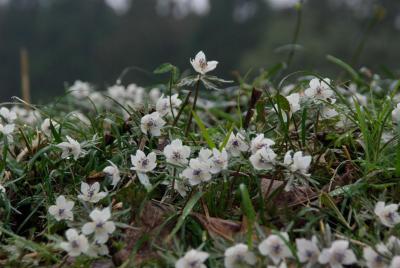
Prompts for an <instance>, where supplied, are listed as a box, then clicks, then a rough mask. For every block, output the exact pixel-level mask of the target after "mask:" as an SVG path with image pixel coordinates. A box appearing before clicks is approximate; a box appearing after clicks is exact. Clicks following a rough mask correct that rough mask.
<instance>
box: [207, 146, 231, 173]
mask: <svg viewBox="0 0 400 268" xmlns="http://www.w3.org/2000/svg"><path fill="white" fill-rule="evenodd" d="M212 154H213V155H212V157H211V159H210V161H211V169H210V172H211V173H212V174H217V173H219V172H221V170H225V169H227V168H228V153H227V152H226V150H225V149H222V151H221V152H220V151H219V150H218V149H215V148H214V149H213V150H212Z"/></svg>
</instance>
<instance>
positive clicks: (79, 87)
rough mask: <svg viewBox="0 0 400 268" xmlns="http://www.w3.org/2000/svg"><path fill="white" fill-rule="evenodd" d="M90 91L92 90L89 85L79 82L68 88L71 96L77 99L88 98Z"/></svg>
mask: <svg viewBox="0 0 400 268" xmlns="http://www.w3.org/2000/svg"><path fill="white" fill-rule="evenodd" d="M91 90H92V88H91V86H90V84H89V83H87V82H82V81H80V80H77V81H75V83H74V84H73V85H72V86H71V87H70V88H69V91H70V92H71V95H72V96H74V97H75V98H77V99H82V98H86V97H88V96H89V94H90V92H91Z"/></svg>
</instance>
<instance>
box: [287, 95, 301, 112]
mask: <svg viewBox="0 0 400 268" xmlns="http://www.w3.org/2000/svg"><path fill="white" fill-rule="evenodd" d="M286 99H287V100H288V102H289V105H290V112H291V113H295V112H297V111H299V110H300V94H299V93H293V94H290V95H289V96H287V97H286Z"/></svg>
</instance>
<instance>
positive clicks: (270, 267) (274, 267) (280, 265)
mask: <svg viewBox="0 0 400 268" xmlns="http://www.w3.org/2000/svg"><path fill="white" fill-rule="evenodd" d="M267 268H287V264H286V262H284V261H283V262H281V264H279V266H276V265H268V266H267Z"/></svg>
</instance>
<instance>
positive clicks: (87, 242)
mask: <svg viewBox="0 0 400 268" xmlns="http://www.w3.org/2000/svg"><path fill="white" fill-rule="evenodd" d="M107 195H108V193H107V192H103V191H100V184H99V183H98V182H95V183H93V184H92V185H89V184H88V183H85V182H82V184H81V193H80V194H79V195H78V196H77V197H78V199H80V200H81V201H83V202H86V203H91V204H96V203H98V202H99V201H100V200H102V199H103V198H105V197H106V196H107ZM74 206H75V202H74V201H71V200H67V199H66V198H65V196H63V195H60V196H59V197H57V199H56V204H55V205H52V206H50V207H49V214H50V215H52V216H53V217H54V218H55V220H56V221H64V220H65V221H69V222H74V220H75V219H74V215H73V211H72V210H73V208H74ZM76 225H77V223H76V222H74V226H76ZM115 230H116V226H115V223H114V222H113V221H112V220H111V209H110V207H105V208H103V209H99V208H94V209H93V210H92V211H91V212H90V214H89V220H88V221H87V222H86V223H84V224H83V225H82V227H81V231H79V230H77V229H76V228H70V229H68V230H67V231H66V233H65V236H66V238H67V241H66V242H61V243H60V247H61V248H62V249H64V250H65V251H67V252H68V254H69V255H70V256H72V257H76V256H79V255H81V254H86V255H88V256H91V257H98V256H100V255H107V254H108V248H107V246H106V244H105V243H106V242H107V241H108V240H109V237H110V235H112V234H113V233H114V231H115Z"/></svg>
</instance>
